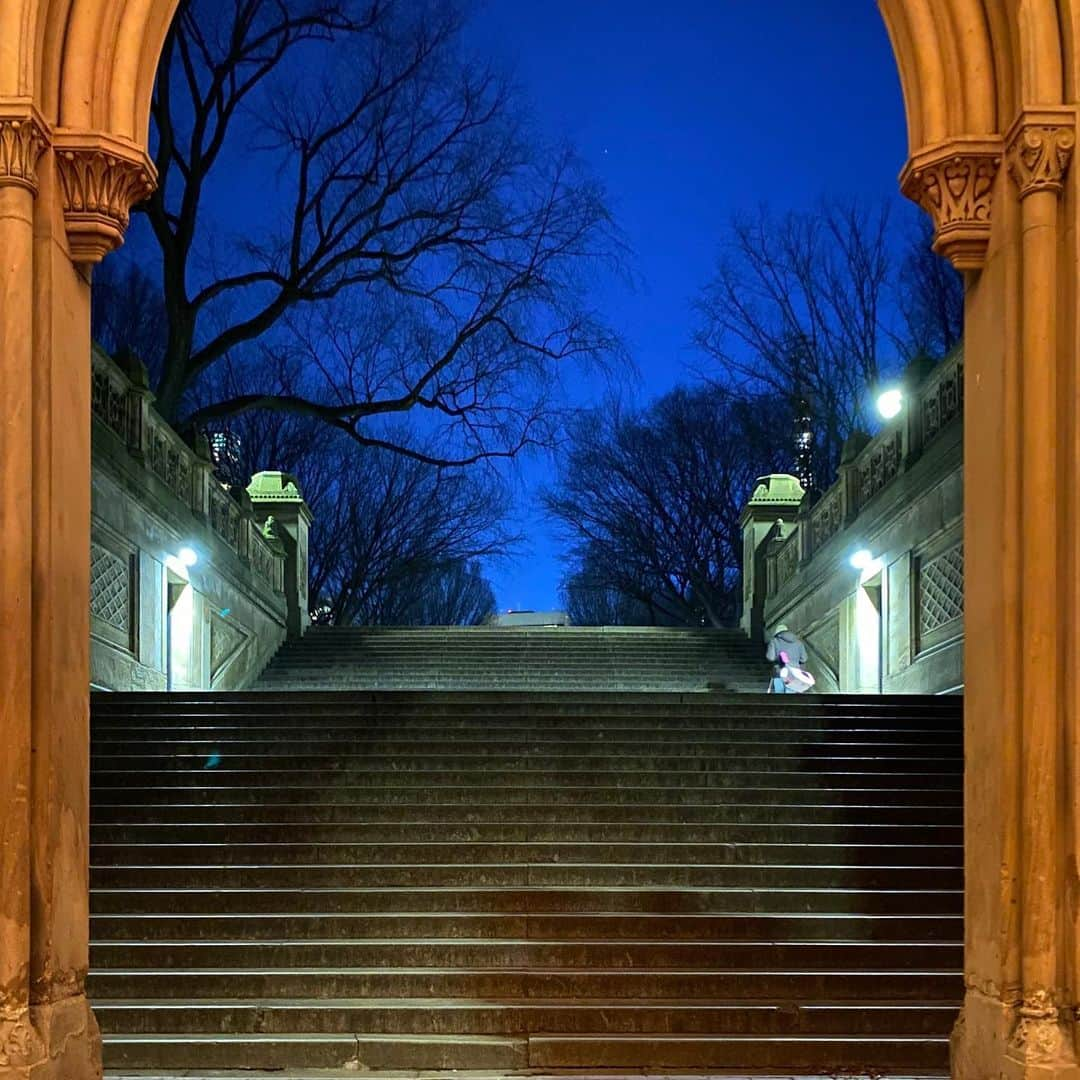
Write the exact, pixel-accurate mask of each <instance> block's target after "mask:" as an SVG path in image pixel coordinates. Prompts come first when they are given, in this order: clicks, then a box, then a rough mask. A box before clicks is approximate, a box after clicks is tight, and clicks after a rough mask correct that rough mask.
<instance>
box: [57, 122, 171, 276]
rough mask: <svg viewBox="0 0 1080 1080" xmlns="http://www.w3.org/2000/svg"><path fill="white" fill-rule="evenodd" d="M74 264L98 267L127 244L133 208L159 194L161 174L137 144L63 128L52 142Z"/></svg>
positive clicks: (97, 133) (99, 133) (103, 135)
mask: <svg viewBox="0 0 1080 1080" xmlns="http://www.w3.org/2000/svg"><path fill="white" fill-rule="evenodd" d="M53 145H54V147H55V149H56V169H57V173H58V174H59V177H60V189H61V197H62V200H63V209H64V224H65V226H66V229H67V236H68V246H69V248H70V251H71V260H72V262H75V263H98V262H101V260H102V259H103V258H104V257H105V256H106V255H108V254H109V253H110V252H111V251H115V250H116V249H117V248H118V247H119V246H120V245H121V244H122V243H123V242H124V233H125V231H126V230H127V226H128V219H129V216H130V213H131V208H132V207H133V206H134V205H135V204H136V203H139V202H141V201H142V200H143V199H145V198H147V197H148V196H149V195H150V193H151V192H152V191H153V190H154V186H155V183H156V180H157V174H156V170H155V169H154V165H153V163H152V162H151V161H150V158H149V157H148V156H147V154H146V151H145V150H143V149H142V148H141V147H139V146H137V145H136V144H135V143H133V142H129V141H127V140H125V139H118V138H116V137H114V136H111V135H105V134H102V133H101V132H90V131H73V130H71V129H60V130H59V131H57V133H56V136H55V138H54V140H53Z"/></svg>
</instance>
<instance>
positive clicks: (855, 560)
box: [849, 548, 874, 570]
mask: <svg viewBox="0 0 1080 1080" xmlns="http://www.w3.org/2000/svg"><path fill="white" fill-rule="evenodd" d="M873 561H874V556H873V554H872V553H871V552H869V551H867V550H866V548H860V549H859V550H858V551H856V552H855V554H854V555H852V556H851V559H850V560H849V562H850V563H851V565H852V566H853V567H854V568H855V569H856V570H865V569H866V568H867V567H868V566H869V565H870V564H871V563H872V562H873Z"/></svg>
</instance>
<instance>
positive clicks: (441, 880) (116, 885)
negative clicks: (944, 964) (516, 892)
mask: <svg viewBox="0 0 1080 1080" xmlns="http://www.w3.org/2000/svg"><path fill="white" fill-rule="evenodd" d="M90 881H91V885H92V887H94V888H102V889H122V888H135V889H191V888H194V889H211V888H220V889H236V888H270V889H276V888H282V889H293V888H299V887H304V886H307V887H309V888H316V889H326V888H345V887H353V888H365V887H366V888H371V887H375V886H390V887H396V888H405V887H408V886H413V887H419V888H432V887H438V888H454V889H460V888H467V887H469V886H473V887H478V888H524V887H527V886H534V885H535V886H541V887H543V886H548V887H571V888H594V887H600V888H611V887H612V886H634V887H642V886H645V887H649V888H655V887H661V886H678V887H680V888H684V887H689V888H707V889H716V888H733V887H734V888H743V889H749V888H772V889H778V888H807V889H811V890H813V889H820V888H837V889H871V888H873V889H905V888H907V889H920V890H922V889H931V890H940V889H950V890H951V889H958V888H961V887H962V881H963V872H962V870H961V869H960V868H959V867H958V866H929V867H925V866H895V867H894V866H850V865H847V864H846V863H845V864H840V865H826V864H823V865H820V866H817V865H807V864H806V863H798V864H792V865H790V866H754V865H749V864H743V865H721V866H699V865H692V864H680V863H664V864H654V865H637V864H612V865H609V866H596V865H591V866H590V865H575V866H562V865H559V864H557V863H551V864H547V865H540V866H537V865H534V864H526V863H514V864H505V863H493V864H476V863H465V864H459V865H449V864H446V865H441V866H432V865H391V866H386V865H383V864H382V863H373V864H367V865H355V864H353V865H349V864H342V865H337V866H303V865H301V866H221V865H210V866H193V865H188V864H181V865H177V866H146V867H144V866H105V867H99V866H96V865H92V866H91V878H90Z"/></svg>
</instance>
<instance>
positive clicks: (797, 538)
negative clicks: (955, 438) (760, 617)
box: [765, 350, 964, 597]
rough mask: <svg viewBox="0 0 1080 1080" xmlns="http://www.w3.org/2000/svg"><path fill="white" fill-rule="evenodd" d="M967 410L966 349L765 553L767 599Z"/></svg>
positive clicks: (933, 375) (939, 369)
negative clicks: (780, 540) (783, 536)
mask: <svg viewBox="0 0 1080 1080" xmlns="http://www.w3.org/2000/svg"><path fill="white" fill-rule="evenodd" d="M963 411H964V357H963V352H962V350H957V352H955V353H954V354H953V355H952V356H950V357H947V358H946V359H945V360H942V361H941V363H939V364H938V365H936V366H935V367H934V368H933V369H932V370H931V371H930V373H929V374H928V375H927V376H926V378H925V379H924V380H923V382H922V383H921V384H920V385H919V386H918V387H917V388H915V389H914V390H913V391H911V392H910V393H909V402H908V405H907V407H906V408H905V409H904V411H903V413H902V414H901V416H900V417H898V418H897V419H896V420H894V421H892V422H891V423H888V424H886V425H885V427H884V428H882V430H881V431H880V432H878V434H877V435H876V436H875V437H874V438H872V439H870V440H869V441H868V442H867V443H866V445H865V446H864V447H863V448H862V449H861V450H860V451H859V453H857V454H856V455H854V457H852V458H851V459H850V460H849V461H845V462H844V463H843V464H841V466H840V475H839V478H838V479H837V481H836V483H835V484H833V486H832V487H831V488H829V490H828V491H826V492H825V493H824V494H823V495H822V496H821V498H820V499H818V501H817V502H816V503H815V504H814V505H813V506H812V507H810V508H808V509H803V510H801V511H800V512H799V514H798V517H797V527H796V529H795V531H794V532H793V533H792V534H791V535H790V536H787V537H786V538H785V539H784V540H783V542H782V543H780V542H776V541H773V543H772V544H771V546H770V548H769V550H768V553H767V555H766V574H765V582H766V589H767V596H769V597H772V596H774V595H776V593H778V592H779V591H780V590H781V589H782V588H783V587H784V586H785V585H786V584H787V583H788V582H789V581H790V580H791V579H792V578H793V577H794V576H795V575H796V573H797V572H798V569H799V566H800V565H803V564H805V563H807V562H809V561H810V560H811V559H812V558H813V557H814V555H815V553H816V552H818V551H820V550H821V548H823V547H824V546H825V545H826V544H827V543H828V542H829V541H830V540H831V539H832V538H833V537H834V536H836V535H837V534H839V533H840V532H841V531H843V530H844V529H846V528H848V527H850V526H851V525H853V524H854V523H855V522H856V520H857V519H858V517H859V515H860V514H861V513H863V511H864V510H865V509H866V507H867V506H868V505H869V504H870V503H871V502H873V501H874V499H875V498H877V496H879V495H880V494H881V493H882V492H884V491H886V490H887V489H888V488H889V487H890V486H891V485H892V484H893V483H894V482H895V481H896V480H897V479H898V478H899V477H901V476H902V475H903V474H904V473H905V472H906V471H907V470H908V469H910V468H911V467H912V466H913V465H914V464H915V462H916V461H917V460H918V459H919V458H920V457H921V456H922V454H923V452H924V451H925V450H926V449H927V448H928V447H930V446H931V445H932V444H933V443H934V441H935V440H936V439H937V438H938V437H939V436H940V435H941V434H942V432H944V431H945V430H947V429H948V428H950V427H951V426H952V425H953V424H954V423H956V422H957V421H959V420H960V419H961V418H962V416H963Z"/></svg>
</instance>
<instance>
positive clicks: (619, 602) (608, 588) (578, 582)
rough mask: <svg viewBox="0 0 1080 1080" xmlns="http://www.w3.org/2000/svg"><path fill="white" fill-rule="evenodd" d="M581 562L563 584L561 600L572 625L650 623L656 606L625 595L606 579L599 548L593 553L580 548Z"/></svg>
mask: <svg viewBox="0 0 1080 1080" xmlns="http://www.w3.org/2000/svg"><path fill="white" fill-rule="evenodd" d="M579 560H580V564H579V565H577V566H576V568H575V569H574V570H573V572H571V573H570V574H568V575H567V576H566V578H565V579H564V581H563V584H562V590H561V592H562V602H563V606H564V608H565V610H566V614H567V615H568V616H569V618H570V622H571V624H572V625H574V626H650V625H654V624H655V623H656V621H657V619H656V611H655V609H650V607H649V606H648V605H647V604H645V603H643V602H642V601H640V600H638V599H636V598H634V597H631V596H627V595H626V594H625V593H624V592H621V591H620V590H619V589H618V587H616V586H615V585H612V584H611V583H610V582H609V581H608V580H607V577H608V575H607V572H606V570H605V567H604V560H603V557H602V549H598V551H597V553H596V557H594V556H592V555H590V554H589V551H588V549H587V548H585V549H584V550H583V552H582V551H579Z"/></svg>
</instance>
